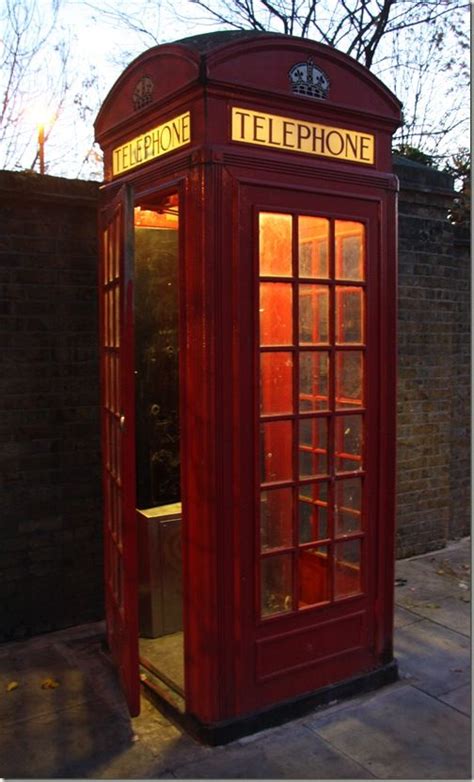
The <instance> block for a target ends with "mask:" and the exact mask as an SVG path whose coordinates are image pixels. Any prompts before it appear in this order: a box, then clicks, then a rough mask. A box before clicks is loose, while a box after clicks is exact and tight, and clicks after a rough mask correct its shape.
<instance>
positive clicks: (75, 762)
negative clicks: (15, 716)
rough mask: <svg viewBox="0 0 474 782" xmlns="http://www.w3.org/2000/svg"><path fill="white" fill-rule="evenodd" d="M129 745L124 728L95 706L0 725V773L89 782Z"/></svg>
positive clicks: (125, 725) (130, 734) (124, 723)
mask: <svg viewBox="0 0 474 782" xmlns="http://www.w3.org/2000/svg"><path fill="white" fill-rule="evenodd" d="M133 745H134V740H133V731H132V729H131V727H130V723H129V722H127V721H126V720H123V719H121V718H117V716H116V715H115V714H114V713H113V712H110V710H109V709H107V708H106V707H104V706H103V705H101V703H100V701H95V702H89V703H83V704H80V705H77V706H73V707H72V708H69V709H65V710H63V711H59V712H56V713H49V714H46V715H44V716H42V717H39V718H38V717H36V718H34V719H31V720H28V721H26V722H22V723H21V724H20V725H19V724H18V723H10V724H8V725H1V726H0V757H1V773H2V776H3V777H6V778H9V777H10V778H14V779H16V778H23V779H38V778H39V779H57V778H60V779H73V778H84V777H89V776H91V777H94V776H95V771H96V769H97V768H100V767H101V765H103V764H104V763H111V762H112V760H114V759H116V758H117V757H118V756H121V755H123V753H124V752H126V751H127V750H128V749H129V748H130V747H132V746H133Z"/></svg>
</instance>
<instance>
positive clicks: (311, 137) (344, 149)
mask: <svg viewBox="0 0 474 782" xmlns="http://www.w3.org/2000/svg"><path fill="white" fill-rule="evenodd" d="M231 138H232V141H241V142H243V143H244V144H258V145H261V146H264V147H275V148H279V149H289V150H293V151H295V152H305V153H307V154H309V155H321V156H323V157H333V158H339V159H340V160H350V161H354V162H356V163H366V164H367V165H370V164H372V163H373V162H374V146H375V145H374V142H375V138H374V136H373V135H372V134H371V133H361V132H360V131H358V130H349V129H347V128H333V127H330V126H328V125H320V124H319V123H315V122H306V121H304V120H297V119H291V118H290V117H281V116H279V115H277V114H264V113H263V112H257V111H250V109H241V108H237V107H236V106H233V107H232V127H231Z"/></svg>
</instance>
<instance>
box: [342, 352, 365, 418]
mask: <svg viewBox="0 0 474 782" xmlns="http://www.w3.org/2000/svg"><path fill="white" fill-rule="evenodd" d="M362 368H363V356H362V351H359V350H339V351H338V352H337V353H336V408H337V409H342V408H347V407H361V406H362V405H363V398H362V388H363V382H362Z"/></svg>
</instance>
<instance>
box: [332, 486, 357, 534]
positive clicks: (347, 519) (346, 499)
mask: <svg viewBox="0 0 474 782" xmlns="http://www.w3.org/2000/svg"><path fill="white" fill-rule="evenodd" d="M361 503H362V479H361V478H346V479H345V480H343V481H336V508H335V516H336V534H337V535H347V534H348V533H350V532H358V531H359V530H360V528H361V509H362V505H361Z"/></svg>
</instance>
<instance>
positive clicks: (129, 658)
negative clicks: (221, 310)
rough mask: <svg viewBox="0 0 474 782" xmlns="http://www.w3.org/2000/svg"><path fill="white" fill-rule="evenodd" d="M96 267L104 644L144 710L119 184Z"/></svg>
mask: <svg viewBox="0 0 474 782" xmlns="http://www.w3.org/2000/svg"><path fill="white" fill-rule="evenodd" d="M100 230H101V263H100V267H99V291H100V296H99V301H100V346H101V392H102V393H101V414H102V415H101V418H102V451H103V468H102V478H103V502H104V565H105V606H106V614H107V640H108V644H109V648H110V651H111V654H112V656H113V658H114V661H115V664H116V666H117V670H118V674H119V678H120V682H121V684H122V687H123V690H124V693H125V696H126V699H127V703H128V705H129V708H130V713H131V714H132V715H136V714H138V713H139V711H140V684H139V678H138V611H137V599H136V580H137V551H136V529H135V511H134V507H135V471H134V470H133V469H130V465H131V464H133V462H134V453H135V407H134V385H133V372H134V337H133V335H134V328H133V321H134V315H133V281H132V275H133V203H132V191H131V189H130V188H129V187H122V188H120V190H119V191H118V193H117V195H116V196H115V197H114V199H113V200H112V202H111V203H110V204H109V205H108V206H107V208H106V209H104V210H103V212H102V215H101V222H100Z"/></svg>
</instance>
